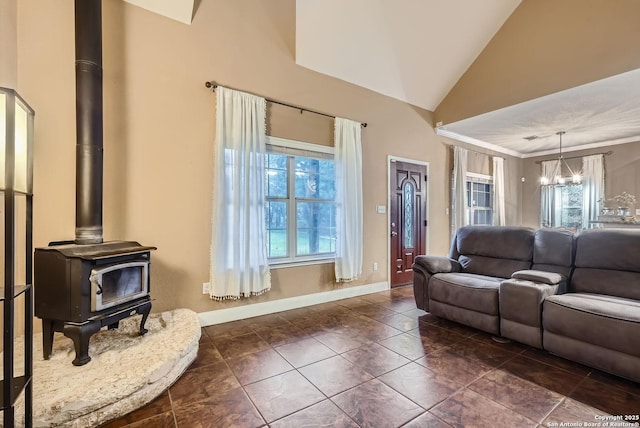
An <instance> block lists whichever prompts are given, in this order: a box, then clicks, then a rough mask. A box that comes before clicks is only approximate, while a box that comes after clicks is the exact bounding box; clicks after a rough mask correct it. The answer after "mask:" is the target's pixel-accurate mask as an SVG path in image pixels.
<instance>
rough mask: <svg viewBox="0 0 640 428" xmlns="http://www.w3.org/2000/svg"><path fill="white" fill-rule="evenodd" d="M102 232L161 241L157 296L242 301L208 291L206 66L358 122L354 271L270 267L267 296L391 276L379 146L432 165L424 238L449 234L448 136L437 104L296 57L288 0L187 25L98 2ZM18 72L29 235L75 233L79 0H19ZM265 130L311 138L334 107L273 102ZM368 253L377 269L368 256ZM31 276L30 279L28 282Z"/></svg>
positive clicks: (170, 302) (41, 241)
mask: <svg viewBox="0 0 640 428" xmlns="http://www.w3.org/2000/svg"><path fill="white" fill-rule="evenodd" d="M103 20H104V26H103V27H104V28H103V32H104V35H103V38H104V42H103V45H104V61H103V62H104V88H105V92H104V97H105V117H104V120H105V122H104V124H105V141H104V145H105V198H104V219H105V220H104V228H105V239H108V240H112V239H128V240H138V241H140V242H141V243H143V244H145V245H156V246H157V247H158V250H157V251H156V252H155V253H154V254H153V256H152V295H153V297H154V298H155V299H156V300H155V301H154V303H153V304H154V310H155V311H161V310H166V309H170V308H175V307H187V308H191V309H193V310H195V311H197V312H206V311H211V310H215V309H219V308H225V307H230V306H234V305H239V304H245V303H246V302H247V301H242V302H231V303H215V302H212V301H211V300H209V299H208V297H207V296H204V295H202V294H201V290H202V283H203V282H206V281H208V274H209V266H208V259H209V236H210V233H211V225H210V215H211V187H212V186H211V180H212V165H213V160H212V156H213V149H212V144H213V138H214V133H215V121H214V115H215V96H214V95H213V94H212V93H211V92H210V91H209V90H207V89H205V87H204V82H205V81H207V80H215V81H217V82H219V83H221V84H224V85H227V86H230V87H234V88H237V89H242V90H245V91H249V92H253V93H256V94H259V95H263V96H266V97H269V98H273V99H277V100H281V101H286V102H288V103H292V104H297V105H300V106H304V107H307V108H310V109H314V110H318V111H322V112H327V113H330V114H334V115H337V116H342V117H347V118H350V119H354V120H359V121H363V122H367V123H368V124H369V126H368V127H367V128H366V129H364V130H363V137H362V139H363V181H364V195H363V196H364V229H365V242H364V266H363V275H362V278H361V279H360V280H358V281H356V282H354V283H351V284H347V285H337V284H334V283H333V280H332V278H333V273H332V269H333V266H332V265H331V264H327V265H318V266H312V267H299V268H290V269H277V270H273V273H272V278H273V289H272V291H271V292H270V293H268V294H267V295H265V296H261V297H259V298H255V299H251V300H249V301H248V302H249V303H252V302H257V301H264V300H273V299H278V298H283V297H290V296H296V295H302V294H308V293H314V292H320V291H324V290H330V289H333V288H336V287H343V286H345V287H346V286H353V285H360V284H368V283H375V282H380V281H386V280H387V274H388V268H386V266H385V265H386V260H387V218H386V215H381V214H376V213H375V206H376V205H381V204H386V202H387V198H386V194H387V156H388V155H395V156H399V157H406V158H413V159H416V160H420V161H427V162H429V165H430V175H431V178H432V180H431V183H430V188H429V190H430V199H429V217H430V221H431V223H430V243H431V248H430V250H431V252H432V253H434V254H445V253H446V252H447V250H448V246H449V230H448V224H449V220H448V217H447V216H446V215H445V214H444V213H445V208H446V207H447V206H448V204H449V191H448V187H449V185H448V183H449V172H448V170H447V162H448V157H447V156H448V154H447V148H446V146H445V145H444V144H443V143H442V142H441V139H440V138H438V137H436V136H435V134H434V132H433V128H432V122H433V119H432V114H431V113H430V112H428V111H425V110H421V109H417V108H415V107H412V106H410V105H407V104H405V103H402V102H400V101H397V100H394V99H391V98H388V97H385V96H382V95H379V94H376V93H373V92H371V91H368V90H366V89H363V88H360V87H356V86H354V85H351V84H348V83H345V82H343V81H340V80H337V79H334V78H331V77H328V76H324V75H321V74H318V73H316V72H313V71H310V70H308V69H305V68H302V67H299V66H297V65H295V61H294V57H293V55H294V37H295V1H294V0H271V1H269V2H257V1H252V0H234V1H227V0H207V1H205V2H202V3H201V4H200V7H199V9H198V13H197V14H196V16H195V19H194V21H193V24H192V25H191V26H187V25H184V24H181V23H178V22H175V21H172V20H169V19H167V18H163V17H161V16H158V15H155V14H152V13H150V12H148V11H145V10H142V9H139V8H136V7H135V6H131V5H129V4H126V3H124V2H121V1H116V0H105V1H104V2H103ZM18 23H19V28H18V48H19V50H18V51H19V52H20V58H19V62H18V72H19V75H20V81H21V88H22V90H23V95H24V97H25V98H26V99H27V100H28V101H29V103H30V104H31V105H32V106H33V107H34V109H35V110H36V135H35V178H34V181H35V182H34V186H35V213H34V228H35V231H34V232H35V233H34V236H35V245H36V246H43V245H46V244H47V243H48V242H49V241H51V240H59V239H70V238H73V233H74V215H75V214H74V213H75V209H74V192H75V188H74V187H75V184H74V183H75V181H74V177H75V172H74V156H75V155H74V152H75V149H74V145H75V118H74V114H75V105H74V101H75V100H74V41H73V2H71V1H56V2H43V1H41V0H21V1H20V8H19V10H18ZM269 116H270V118H269V124H268V127H269V130H270V131H271V133H272V134H274V135H278V136H282V137H287V138H295V139H302V140H312V141H314V142H322V141H325V142H326V141H327V136H329V138H330V136H331V134H332V129H331V123H330V121H327V120H325V119H324V118H322V117H321V116H316V115H312V114H307V113H305V114H303V115H300V114H299V112H298V111H296V110H288V109H282V108H277V107H272V108H271V109H270V113H269ZM373 262H378V263H379V266H380V269H379V270H378V271H377V272H374V271H373V270H372V264H373ZM36 287H37V284H36Z"/></svg>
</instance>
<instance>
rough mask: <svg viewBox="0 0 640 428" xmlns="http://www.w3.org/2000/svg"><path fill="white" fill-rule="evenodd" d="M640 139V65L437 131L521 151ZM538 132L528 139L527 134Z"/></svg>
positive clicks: (521, 154)
mask: <svg viewBox="0 0 640 428" xmlns="http://www.w3.org/2000/svg"><path fill="white" fill-rule="evenodd" d="M558 131H565V132H566V134H564V135H563V136H562V147H563V150H564V151H574V150H582V149H586V148H593V147H603V146H608V145H613V144H621V143H628V142H632V141H640V69H638V70H633V71H629V72H627V73H623V74H619V75H617V76H613V77H609V78H607V79H603V80H598V81H595V82H592V83H588V84H586V85H581V86H577V87H575V88H571V89H567V90H565V91H561V92H556V93H555V94H551V95H547V96H545V97H541V98H536V99H534V100H530V101H527V102H524V103H520V104H516V105H514V106H511V107H507V108H503V109H500V110H495V111H492V112H489V113H485V114H481V115H479V116H475V117H471V118H469V119H464V120H461V121H458V122H454V123H451V124H447V125H445V126H442V127H440V128H438V129H437V132H438V134H440V135H444V136H447V137H451V138H454V139H457V140H461V141H465V142H468V143H471V144H475V145H478V146H482V147H486V148H489V149H493V150H498V151H500V152H503V153H506V154H510V155H513V156H519V157H532V156H540V155H545V154H550V153H557V152H558V149H559V144H560V139H559V136H558V135H556V133H557V132H558ZM532 136H537V137H538V138H536V139H533V140H531V141H528V140H526V139H525V137H532Z"/></svg>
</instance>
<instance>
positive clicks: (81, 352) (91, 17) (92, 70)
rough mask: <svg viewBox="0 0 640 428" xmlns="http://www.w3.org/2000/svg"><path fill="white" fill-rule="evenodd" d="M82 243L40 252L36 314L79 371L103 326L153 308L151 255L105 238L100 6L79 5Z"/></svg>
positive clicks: (90, 0) (92, 0) (95, 2)
mask: <svg viewBox="0 0 640 428" xmlns="http://www.w3.org/2000/svg"><path fill="white" fill-rule="evenodd" d="M75 40H76V64H75V65H76V140H77V141H76V237H75V240H74V241H63V242H54V243H51V244H49V246H48V247H44V248H37V249H36V250H35V257H34V290H35V314H36V316H38V317H40V318H42V325H43V354H44V358H45V359H48V358H49V356H50V355H51V350H52V345H53V335H54V332H56V331H58V332H62V333H64V335H65V336H67V337H69V338H71V339H72V340H73V343H74V346H75V351H76V358H75V359H74V360H73V364H75V365H83V364H86V363H88V362H89V361H90V360H91V358H90V357H89V339H90V337H91V335H92V334H94V333H95V332H97V331H98V330H99V329H100V328H102V327H104V326H108V327H109V328H117V327H118V322H119V321H120V320H121V319H123V318H126V317H129V316H131V315H135V314H142V321H141V323H140V334H144V333H145V332H146V331H147V330H146V329H145V328H144V324H145V321H146V319H147V316H148V315H149V312H150V310H151V298H150V296H149V288H150V284H149V280H150V277H149V266H150V257H151V251H152V250H155V247H145V246H142V245H140V244H138V243H137V242H133V241H112V242H104V243H103V235H102V171H103V168H102V160H103V144H102V138H103V137H102V134H103V125H102V109H103V107H102V4H101V0H76V1H75Z"/></svg>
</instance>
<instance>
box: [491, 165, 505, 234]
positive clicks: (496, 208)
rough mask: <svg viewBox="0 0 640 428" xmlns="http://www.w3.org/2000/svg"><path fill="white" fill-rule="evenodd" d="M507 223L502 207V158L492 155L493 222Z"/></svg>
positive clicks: (497, 224)
mask: <svg viewBox="0 0 640 428" xmlns="http://www.w3.org/2000/svg"><path fill="white" fill-rule="evenodd" d="M506 223H507V221H506V218H505V208H504V159H503V158H501V157H498V156H494V157H493V224H494V225H496V226H504V225H505V224H506Z"/></svg>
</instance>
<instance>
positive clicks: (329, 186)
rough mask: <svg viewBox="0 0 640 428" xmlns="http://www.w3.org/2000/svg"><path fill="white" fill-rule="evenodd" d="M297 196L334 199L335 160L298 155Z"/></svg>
mask: <svg viewBox="0 0 640 428" xmlns="http://www.w3.org/2000/svg"><path fill="white" fill-rule="evenodd" d="M295 175H296V197H297V198H305V199H313V198H319V199H333V198H334V197H335V176H334V162H333V161H332V160H331V161H330V160H320V159H312V158H305V157H300V156H296V158H295Z"/></svg>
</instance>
